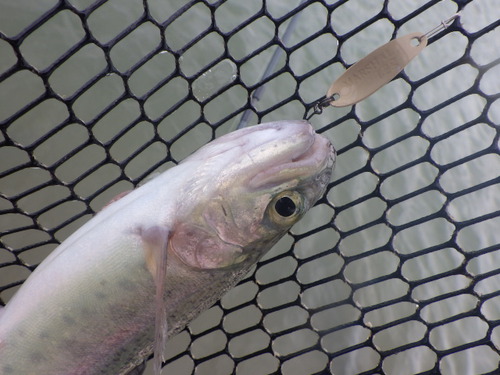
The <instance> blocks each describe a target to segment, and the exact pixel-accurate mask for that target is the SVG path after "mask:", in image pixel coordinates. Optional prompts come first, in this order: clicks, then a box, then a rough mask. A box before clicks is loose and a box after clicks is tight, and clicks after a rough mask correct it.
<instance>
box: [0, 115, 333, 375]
mask: <svg viewBox="0 0 500 375" xmlns="http://www.w3.org/2000/svg"><path fill="white" fill-rule="evenodd" d="M334 160H335V153H334V150H333V148H332V146H331V144H330V142H329V141H328V140H327V139H326V138H324V137H322V136H320V135H318V134H316V133H315V132H314V130H313V129H312V127H311V126H310V125H309V124H308V123H307V122H305V121H280V122H274V123H267V124H262V125H258V126H254V127H249V128H245V129H242V130H238V131H235V132H233V133H229V134H227V135H225V136H222V137H220V138H219V139H216V140H215V141H212V142H211V143H209V144H208V145H206V146H204V147H202V148H201V149H199V150H198V151H197V152H195V153H194V154H192V155H191V156H190V157H188V158H186V159H185V160H184V161H183V162H182V163H180V164H179V165H178V166H176V167H173V168H171V169H170V170H168V171H166V172H164V173H163V174H161V175H159V176H158V177H156V178H155V179H153V180H151V181H149V182H148V183H146V184H144V185H142V186H141V187H139V188H137V189H136V190H134V191H132V192H130V193H129V194H127V195H126V196H124V197H123V198H121V199H119V200H117V201H115V202H113V203H111V204H110V205H108V206H107V207H105V208H104V209H103V210H102V211H101V212H99V213H98V214H97V215H96V216H95V217H94V218H92V219H91V220H90V221H88V222H87V223H86V224H85V225H83V226H82V227H81V228H80V229H78V230H77V231H76V232H75V233H73V234H72V235H71V236H70V237H68V238H67V239H66V240H65V241H64V242H63V243H62V244H61V245H60V246H59V247H58V248H56V249H55V250H54V251H53V252H52V253H51V254H50V255H49V256H48V257H47V258H46V259H45V260H44V261H43V262H42V263H41V264H40V265H39V266H38V267H37V268H36V270H35V271H34V272H33V273H32V275H31V276H30V277H29V278H28V279H27V280H26V281H25V283H24V284H23V286H22V287H21V288H20V289H19V290H18V292H17V293H16V294H15V295H14V297H13V298H12V299H11V300H10V301H9V303H8V304H7V306H6V307H5V308H3V309H1V310H0V375H19V374H23V375H35V374H37V375H38V374H46V375H97V374H109V375H117V374H127V373H129V372H130V371H132V370H133V369H134V368H135V367H136V366H138V365H140V364H141V363H142V362H143V361H144V360H145V358H147V356H149V355H150V354H151V353H152V352H153V351H154V352H155V356H158V355H159V354H160V353H159V352H161V351H162V350H163V343H164V340H165V339H166V338H167V337H170V336H172V335H174V334H176V333H178V332H179V331H180V330H182V329H183V328H184V327H185V326H186V324H187V323H189V321H191V320H192V319H193V318H195V317H196V316H197V315H198V314H199V313H200V312H202V311H203V310H205V309H207V308H209V307H210V306H211V305H212V304H213V303H214V302H215V301H216V300H218V299H219V298H220V297H221V296H222V295H223V294H224V293H225V292H227V290H229V289H230V288H231V287H233V286H234V285H235V284H236V283H237V282H238V281H239V280H241V278H242V277H244V276H245V274H246V273H247V272H248V271H249V269H250V268H251V267H252V265H253V264H255V263H256V262H257V261H258V260H259V259H260V258H261V257H262V256H263V255H264V254H265V252H267V251H268V250H269V249H270V248H271V247H272V246H273V245H274V244H275V243H276V242H277V241H278V240H279V238H281V237H282V236H283V234H285V233H286V231H287V230H288V229H289V228H290V227H291V226H292V225H293V224H294V223H295V222H296V221H297V220H299V219H300V217H302V216H303V214H304V213H305V212H306V211H307V210H308V209H309V208H310V207H311V206H312V205H313V204H314V203H315V202H316V201H317V200H318V199H319V198H320V197H321V196H322V195H323V194H324V191H325V189H326V185H327V184H328V182H329V180H330V175H331V172H332V169H333V165H334ZM165 318H166V319H165ZM158 363H160V362H158ZM156 371H157V373H159V367H158V369H157V370H156Z"/></svg>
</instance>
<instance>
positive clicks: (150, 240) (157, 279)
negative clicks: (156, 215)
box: [141, 226, 170, 375]
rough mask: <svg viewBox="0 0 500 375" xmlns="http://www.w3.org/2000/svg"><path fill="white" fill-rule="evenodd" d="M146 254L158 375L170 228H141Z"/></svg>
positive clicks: (164, 337)
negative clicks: (151, 284) (152, 286)
mask: <svg viewBox="0 0 500 375" xmlns="http://www.w3.org/2000/svg"><path fill="white" fill-rule="evenodd" d="M141 236H142V240H143V242H144V251H145V256H146V265H147V267H148V270H149V272H150V273H151V275H152V276H153V279H154V283H155V290H156V291H155V299H154V304H155V333H154V344H153V353H154V359H153V362H154V367H153V371H154V374H155V375H160V373H161V364H162V361H163V352H164V349H165V344H166V342H167V332H168V326H167V312H166V306H165V305H166V303H165V283H166V276H167V254H168V251H167V249H168V242H169V238H170V230H168V229H167V228H165V227H160V226H154V227H150V228H147V229H143V230H141Z"/></svg>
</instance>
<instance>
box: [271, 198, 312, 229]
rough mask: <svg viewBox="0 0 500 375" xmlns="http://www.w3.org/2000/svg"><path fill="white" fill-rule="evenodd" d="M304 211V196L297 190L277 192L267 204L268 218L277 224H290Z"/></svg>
mask: <svg viewBox="0 0 500 375" xmlns="http://www.w3.org/2000/svg"><path fill="white" fill-rule="evenodd" d="M303 211H304V197H303V196H302V195H301V194H300V193H299V192H297V191H293V190H290V191H283V192H281V193H279V194H277V195H276V196H275V197H274V198H273V199H272V200H271V203H270V204H269V206H268V215H269V217H270V219H271V220H272V221H273V222H275V223H276V224H279V225H291V224H293V223H294V222H295V221H297V220H298V218H299V217H300V216H301V215H300V214H301V213H302V212H303Z"/></svg>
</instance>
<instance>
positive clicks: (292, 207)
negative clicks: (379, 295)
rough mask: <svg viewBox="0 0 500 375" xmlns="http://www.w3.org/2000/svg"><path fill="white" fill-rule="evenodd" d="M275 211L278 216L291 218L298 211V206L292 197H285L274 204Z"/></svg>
mask: <svg viewBox="0 0 500 375" xmlns="http://www.w3.org/2000/svg"><path fill="white" fill-rule="evenodd" d="M274 209H275V210H276V212H277V213H278V215H280V216H283V217H289V216H292V215H293V214H294V213H295V211H296V210H297V205H296V204H295V202H294V201H293V200H292V199H291V198H290V197H287V196H284V197H281V198H279V199H278V200H277V201H276V202H274Z"/></svg>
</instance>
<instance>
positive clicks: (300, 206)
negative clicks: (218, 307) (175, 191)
mask: <svg viewBox="0 0 500 375" xmlns="http://www.w3.org/2000/svg"><path fill="white" fill-rule="evenodd" d="M185 163H187V164H189V163H191V165H196V166H197V167H196V169H195V173H194V174H193V177H192V178H191V182H190V183H188V184H187V185H186V190H185V194H184V196H185V197H187V198H185V199H184V202H185V204H186V205H189V206H190V207H191V208H190V209H189V210H188V211H189V212H190V213H189V215H185V216H184V218H181V219H180V220H179V221H178V222H177V224H176V226H175V229H174V232H173V236H172V239H171V244H172V249H173V250H174V252H175V254H176V255H177V256H178V257H179V258H180V259H181V260H182V261H183V262H184V263H185V264H187V265H188V266H190V267H194V268H201V269H219V268H227V267H242V266H243V265H244V264H247V265H248V264H253V263H255V262H256V261H257V260H258V259H260V258H261V257H262V256H263V255H264V254H265V253H266V252H267V251H268V250H269V249H270V248H271V247H272V246H273V245H274V244H275V243H276V242H277V241H278V240H279V239H280V238H281V237H282V236H283V235H284V234H285V233H286V232H287V231H288V230H289V229H290V227H291V226H292V225H294V224H295V223H296V222H297V221H298V220H299V219H300V218H301V217H303V216H304V214H305V213H306V212H307V211H308V210H309V208H311V207H312V206H313V205H314V204H315V203H316V201H317V200H318V199H320V198H321V197H322V196H323V194H324V193H325V190H326V187H327V185H328V183H329V181H330V177H331V174H332V171H333V167H334V164H335V150H334V149H333V146H332V144H331V143H330V141H329V140H328V139H327V138H325V137H324V136H321V135H319V134H317V133H316V132H315V131H314V129H313V128H312V126H311V125H310V124H309V123H308V122H306V121H279V122H272V123H266V124H261V125H257V126H253V127H249V128H245V129H242V130H238V131H235V132H232V133H229V134H227V135H224V136H222V137H220V138H218V139H216V140H215V141H212V142H211V143H209V144H208V145H206V146H204V147H202V148H201V149H200V150H198V151H197V152H196V153H194V154H193V155H191V156H190V157H189V158H187V159H186V161H185ZM188 192H189V193H188ZM186 202H187V203H186Z"/></svg>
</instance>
